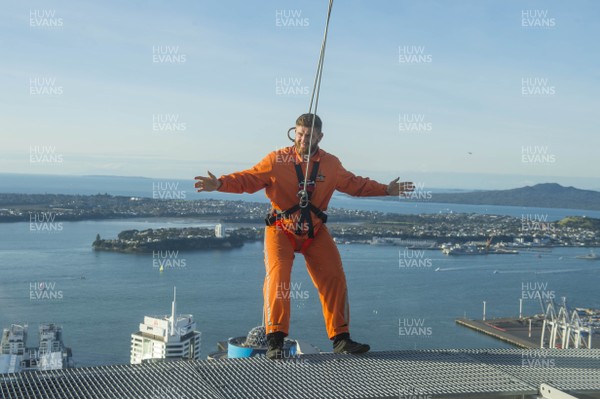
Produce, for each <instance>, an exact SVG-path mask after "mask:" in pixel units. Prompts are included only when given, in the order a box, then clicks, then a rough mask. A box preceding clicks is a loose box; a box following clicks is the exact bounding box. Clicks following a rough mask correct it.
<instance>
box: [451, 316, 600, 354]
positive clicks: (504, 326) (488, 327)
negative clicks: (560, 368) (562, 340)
mask: <svg viewBox="0 0 600 399" xmlns="http://www.w3.org/2000/svg"><path fill="white" fill-rule="evenodd" d="M529 319H530V318H524V319H515V318H499V319H491V320H470V319H458V320H456V324H458V325H461V326H464V327H467V328H470V329H472V330H475V331H477V332H480V333H482V334H486V335H490V336H492V337H494V338H496V339H499V340H501V341H504V342H507V343H509V344H511V345H514V346H516V347H519V348H524V349H535V348H540V347H541V342H542V333H543V332H544V323H543V321H544V320H543V319H532V323H531V334H530V333H529V323H528V321H529ZM548 335H549V334H547V335H546V339H545V340H544V347H549V346H548V338H549V337H548ZM599 340H600V336H599V335H598V334H594V335H593V336H590V337H589V341H590V344H591V345H590V346H591V347H592V348H598V347H600V342H599ZM571 347H572V346H571Z"/></svg>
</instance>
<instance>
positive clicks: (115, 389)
mask: <svg viewBox="0 0 600 399" xmlns="http://www.w3.org/2000/svg"><path fill="white" fill-rule="evenodd" d="M541 383H548V384H550V385H552V386H554V387H556V388H558V389H562V390H566V391H570V392H571V394H574V393H576V392H583V393H586V395H588V396H585V397H600V350H599V349H592V350H581V349H579V350H577V349H573V350H558V349H555V350H545V351H544V352H541V351H539V350H538V351H537V353H536V351H535V350H520V349H489V350H485V349H479V350H431V351H390V352H372V353H368V354H365V355H360V356H351V355H334V354H319V355H304V356H295V357H292V358H289V359H286V360H282V361H271V360H268V359H266V358H264V357H261V358H251V359H230V360H203V361H173V362H159V363H152V364H144V365H136V366H131V365H122V366H102V367H88V368H75V369H66V370H59V371H47V372H24V373H17V374H4V375H0V393H1V397H2V398H6V399H9V398H10V399H12V398H86V399H87V398H107V399H108V398H118V399H129V398H144V399H194V398H400V399H411V398H419V399H421V398H427V399H433V398H465V397H473V398H496V397H498V398H500V397H503V398H510V397H519V398H526V397H531V398H533V397H535V395H536V394H537V392H538V388H539V385H540V384H541ZM590 395H591V396H590Z"/></svg>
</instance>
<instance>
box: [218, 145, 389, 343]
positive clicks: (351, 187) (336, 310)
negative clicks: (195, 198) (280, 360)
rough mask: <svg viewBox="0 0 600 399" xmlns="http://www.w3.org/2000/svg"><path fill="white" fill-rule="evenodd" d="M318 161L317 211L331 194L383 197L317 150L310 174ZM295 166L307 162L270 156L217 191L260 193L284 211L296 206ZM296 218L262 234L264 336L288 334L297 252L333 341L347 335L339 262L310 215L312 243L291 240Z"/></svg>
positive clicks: (381, 188) (280, 153) (291, 151)
mask: <svg viewBox="0 0 600 399" xmlns="http://www.w3.org/2000/svg"><path fill="white" fill-rule="evenodd" d="M317 161H318V162H319V163H320V164H319V172H318V175H317V179H316V185H315V189H314V192H313V193H312V198H311V203H312V204H313V205H315V206H316V207H317V208H319V209H320V210H322V211H325V210H326V209H327V205H328V204H329V200H330V199H331V196H332V195H333V192H334V191H335V190H338V191H341V192H343V193H346V194H349V195H353V196H361V197H366V196H383V195H387V185H385V184H381V183H378V182H376V181H374V180H370V179H368V178H363V177H359V176H355V175H354V174H352V173H351V172H349V171H347V170H346V169H344V167H343V166H342V164H341V162H340V160H339V159H338V158H337V157H335V156H333V155H331V154H328V153H327V152H325V151H323V150H321V149H319V150H318V151H317V153H316V154H314V155H313V156H311V162H310V165H309V168H310V169H311V170H312V167H313V162H317ZM295 163H301V164H302V171H303V173H305V172H306V162H302V158H301V157H300V156H299V155H298V154H297V152H296V149H295V148H294V147H293V146H291V147H287V148H283V149H280V150H277V151H273V152H271V153H270V154H268V155H267V156H266V157H265V158H264V159H263V160H262V161H260V162H259V163H258V164H256V165H255V166H254V167H252V168H251V169H247V170H245V171H242V172H237V173H232V174H229V175H223V176H221V177H220V178H219V180H220V181H221V187H219V191H223V192H229V193H243V192H246V193H254V192H256V191H258V190H260V189H262V188H264V189H265V194H266V196H267V197H268V198H269V199H270V200H271V205H272V207H273V209H275V210H279V211H285V210H287V209H290V208H291V207H293V206H294V205H296V204H298V196H297V193H298V190H299V188H298V177H297V176H296V171H295V167H294V164H295ZM311 170H309V176H310V172H311ZM299 215H300V212H297V213H296V214H295V215H292V216H291V217H290V218H289V219H285V220H280V221H278V223H276V225H272V226H267V227H266V229H265V267H266V277H265V283H264V288H263V295H264V304H265V305H264V316H265V324H266V331H267V334H270V333H273V332H276V331H281V332H284V333H285V334H286V335H287V334H288V331H289V324H290V300H289V298H290V293H289V290H290V277H291V273H292V263H293V261H294V257H295V255H294V253H295V252H302V254H303V255H304V258H305V261H306V267H307V269H308V273H309V275H310V277H311V279H312V281H313V283H314V285H315V287H316V288H317V291H318V292H319V297H320V300H321V306H322V308H323V317H324V319H325V325H326V328H327V335H328V336H329V338H330V339H333V337H334V336H336V335H338V334H340V333H344V332H349V329H348V325H349V321H350V316H349V307H348V293H347V288H346V277H345V275H344V269H343V268H342V260H341V258H340V254H339V252H338V249H337V247H336V245H335V243H334V242H333V239H332V238H331V235H330V234H329V231H328V229H327V227H325V225H324V224H323V223H322V221H321V219H319V218H318V217H316V216H315V215H314V214H313V213H312V212H311V218H312V223H313V225H314V230H315V237H314V239H313V240H312V242H310V245H304V247H303V244H304V243H305V242H306V240H307V239H308V237H307V234H306V229H303V231H304V233H302V234H301V235H297V234H295V230H296V227H297V226H298V221H299V220H300V217H299Z"/></svg>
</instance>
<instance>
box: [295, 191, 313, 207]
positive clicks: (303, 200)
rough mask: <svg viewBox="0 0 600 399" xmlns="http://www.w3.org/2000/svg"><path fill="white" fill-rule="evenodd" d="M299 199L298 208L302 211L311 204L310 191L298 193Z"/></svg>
mask: <svg viewBox="0 0 600 399" xmlns="http://www.w3.org/2000/svg"><path fill="white" fill-rule="evenodd" d="M298 198H299V199H300V202H299V203H298V206H299V207H300V208H302V209H304V208H306V207H307V206H308V204H309V203H310V201H309V199H308V191H306V190H300V191H298Z"/></svg>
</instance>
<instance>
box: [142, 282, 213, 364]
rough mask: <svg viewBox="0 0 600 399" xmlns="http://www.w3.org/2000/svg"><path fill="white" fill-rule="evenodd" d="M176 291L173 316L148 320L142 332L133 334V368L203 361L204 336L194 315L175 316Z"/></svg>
mask: <svg viewBox="0 0 600 399" xmlns="http://www.w3.org/2000/svg"><path fill="white" fill-rule="evenodd" d="M176 295H177V293H176V289H175V288H174V289H173V302H172V304H171V315H170V316H168V315H167V316H145V317H144V322H143V323H141V324H140V331H138V332H136V333H134V334H131V360H130V362H131V364H140V363H142V362H144V361H148V360H151V359H163V360H174V359H194V360H198V359H199V358H200V338H201V333H200V332H199V331H195V330H196V323H195V322H194V320H193V316H192V315H191V314H180V315H177V313H176V308H177V304H176V300H177V296H176Z"/></svg>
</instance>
